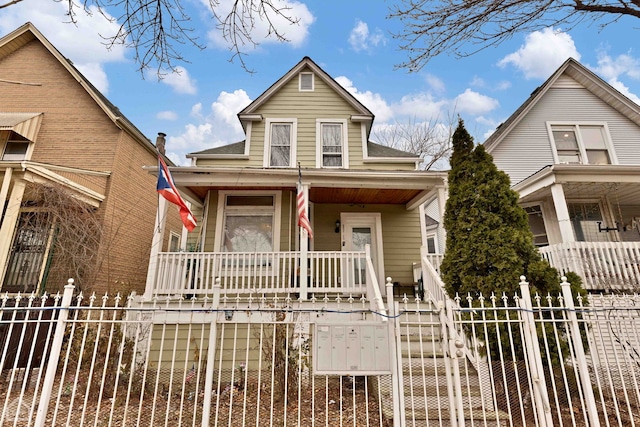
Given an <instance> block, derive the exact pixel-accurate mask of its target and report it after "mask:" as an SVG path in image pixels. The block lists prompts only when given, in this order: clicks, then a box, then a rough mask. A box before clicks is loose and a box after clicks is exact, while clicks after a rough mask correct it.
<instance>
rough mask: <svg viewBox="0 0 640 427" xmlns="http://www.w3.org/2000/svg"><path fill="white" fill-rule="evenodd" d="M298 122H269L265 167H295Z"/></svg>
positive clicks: (267, 125)
mask: <svg viewBox="0 0 640 427" xmlns="http://www.w3.org/2000/svg"><path fill="white" fill-rule="evenodd" d="M295 138H296V120H295V119H286V120H278V121H275V120H269V119H268V120H267V123H266V132H265V160H266V161H265V166H266V167H276V168H288V167H293V166H292V165H294V164H295Z"/></svg>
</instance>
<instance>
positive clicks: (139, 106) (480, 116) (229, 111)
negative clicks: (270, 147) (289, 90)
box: [0, 0, 640, 165]
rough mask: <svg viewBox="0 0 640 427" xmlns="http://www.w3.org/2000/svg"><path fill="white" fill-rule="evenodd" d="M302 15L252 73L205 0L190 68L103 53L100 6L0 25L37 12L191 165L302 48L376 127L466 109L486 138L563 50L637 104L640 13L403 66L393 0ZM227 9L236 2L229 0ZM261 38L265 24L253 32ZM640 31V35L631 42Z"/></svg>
mask: <svg viewBox="0 0 640 427" xmlns="http://www.w3.org/2000/svg"><path fill="white" fill-rule="evenodd" d="M277 1H280V2H282V3H284V2H286V3H287V4H288V5H289V6H291V7H292V13H293V14H294V15H295V16H297V17H299V18H300V22H299V24H298V25H296V26H292V27H282V28H283V29H284V32H285V33H286V35H287V37H288V38H289V39H290V40H291V42H290V43H286V44H280V43H278V42H276V41H275V40H270V39H264V41H262V43H261V44H260V45H259V46H258V47H257V48H256V49H253V50H251V51H249V52H248V53H249V56H248V57H247V59H246V61H247V64H248V66H249V67H250V68H252V69H253V70H254V71H255V73H254V74H249V73H247V72H246V71H244V70H243V69H242V68H241V67H240V65H239V64H238V63H230V62H229V58H230V53H229V51H228V47H227V46H226V45H225V43H224V41H223V40H221V36H220V33H219V32H217V30H216V29H215V27H214V25H213V21H212V19H211V16H210V13H207V9H206V7H205V5H206V4H208V0H184V1H183V4H184V5H185V7H186V8H187V10H188V11H189V12H190V13H191V14H192V18H193V22H192V24H193V27H194V28H195V30H196V33H195V35H196V36H198V37H199V38H200V42H201V43H203V44H206V45H207V48H206V49H205V50H203V51H200V50H198V49H195V48H192V47H189V46H185V47H184V49H183V50H182V53H183V54H184V56H185V57H186V58H187V59H188V60H189V61H190V62H189V63H184V64H180V66H181V71H182V73H180V74H170V75H167V76H166V77H165V78H164V79H163V80H160V81H159V80H158V79H157V77H156V75H155V74H154V72H153V70H152V71H151V72H149V73H147V74H146V75H145V78H144V79H143V78H142V76H141V74H140V73H139V72H138V71H137V65H136V64H135V63H134V62H133V59H132V58H133V52H131V51H130V50H127V49H126V48H124V47H122V46H116V47H115V48H113V49H112V50H110V51H107V50H106V48H105V47H104V45H103V40H102V39H101V38H100V35H99V34H112V33H113V32H114V31H115V25H116V24H115V23H110V22H108V21H107V20H105V19H104V18H103V17H102V16H101V15H100V14H98V13H94V14H93V15H92V16H87V15H85V14H83V13H79V15H78V24H77V25H72V24H68V23H65V22H66V21H67V20H68V19H67V17H65V16H64V12H65V7H64V6H65V3H66V2H55V1H53V0H37V4H38V8H37V10H36V9H34V7H33V6H34V4H35V3H36V0H24V1H23V2H22V3H18V4H16V5H14V6H11V7H9V8H6V9H3V11H2V14H0V33H1V34H2V35H4V34H7V33H8V32H10V31H12V30H14V29H15V28H17V27H18V26H20V25H22V24H23V23H25V22H27V21H30V22H32V23H33V24H34V25H35V26H36V27H37V28H38V29H39V30H40V31H41V32H42V33H43V34H44V35H45V37H47V38H48V39H49V40H50V41H51V42H52V43H53V44H54V45H55V46H56V47H57V48H58V49H59V50H60V51H61V52H62V54H63V55H65V56H67V57H68V58H69V59H71V60H72V61H73V63H74V64H75V65H76V67H78V68H79V69H80V71H81V72H82V73H83V74H84V75H85V76H86V77H87V78H88V79H89V80H90V81H91V82H92V83H93V84H94V85H95V86H96V87H98V88H99V89H100V90H101V91H102V92H103V93H104V94H105V95H106V96H107V97H108V98H109V100H111V102H113V103H114V104H115V105H117V106H118V107H119V108H120V110H121V111H122V112H123V114H125V115H126V116H127V118H129V120H131V121H132V122H133V123H134V124H135V125H136V126H137V127H138V128H139V129H140V130H141V131H142V132H143V133H144V134H145V135H147V137H148V138H150V139H151V140H152V141H155V136H156V135H157V133H158V132H164V133H166V134H167V154H168V155H169V157H170V158H171V159H172V160H173V161H174V162H176V163H177V164H185V165H186V164H188V162H187V159H186V158H185V154H187V153H189V152H194V151H199V150H202V149H206V148H211V147H214V146H219V145H223V144H227V143H231V142H235V141H239V140H241V139H243V134H242V130H241V127H240V124H239V122H238V120H237V117H236V114H237V112H238V111H240V110H241V109H242V108H244V107H245V106H246V105H247V104H248V103H249V102H251V100H253V99H255V98H256V97H258V96H259V95H260V94H261V93H262V92H263V91H264V90H266V89H267V88H268V87H269V86H270V85H271V84H272V83H273V82H275V81H276V80H277V79H278V78H280V77H281V76H282V75H283V74H284V73H286V72H287V71H288V70H289V69H290V68H291V67H293V66H294V65H295V64H296V63H297V62H298V61H300V59H302V58H303V57H304V56H309V57H311V58H312V59H313V60H314V61H315V62H316V63H318V64H319V65H320V66H321V67H323V69H324V70H325V71H327V72H328V73H329V74H330V75H331V76H333V77H334V78H335V79H336V80H337V81H338V82H339V83H340V84H342V85H343V86H344V87H345V88H347V89H348V90H349V91H351V92H352V93H353V94H354V95H355V96H356V97H357V98H358V99H359V100H360V101H361V102H363V103H364V104H365V105H366V106H367V107H368V108H369V109H370V110H371V111H372V112H373V113H374V114H375V115H376V120H375V123H374V124H375V125H387V126H393V125H394V124H396V123H406V122H407V121H408V120H413V121H418V122H419V121H422V120H432V121H433V120H435V119H438V118H439V119H442V120H444V119H446V117H447V116H449V115H451V114H452V113H455V114H459V115H460V116H461V117H462V118H463V119H464V120H465V125H466V127H467V129H468V130H469V132H470V133H471V134H472V135H474V137H475V139H476V141H477V142H482V141H483V140H484V139H485V138H486V137H487V136H488V135H490V133H491V132H492V131H493V130H494V129H495V127H496V126H497V125H498V124H500V123H501V122H502V121H504V120H505V119H506V118H507V117H508V116H509V115H510V114H511V113H512V112H513V111H514V110H515V109H516V108H517V107H518V106H519V105H520V104H522V102H524V101H525V100H526V99H527V97H528V96H529V94H530V93H531V92H532V91H533V90H534V89H535V88H536V87H538V86H539V85H540V84H541V83H542V82H543V81H544V80H545V79H546V78H547V77H549V75H550V74H551V73H552V72H553V71H554V70H555V69H556V68H557V67H558V66H559V65H560V64H561V63H562V62H564V60H565V59H566V58H567V57H569V56H572V57H574V58H576V59H578V60H579V61H580V62H581V63H583V64H584V65H586V66H587V67H589V68H590V69H591V70H593V71H594V72H595V73H596V74H598V75H599V76H600V77H602V78H603V79H604V80H606V81H607V82H609V83H610V84H612V85H613V86H614V87H615V88H616V89H618V90H620V91H621V92H622V93H624V94H625V95H627V96H629V97H630V98H631V99H632V100H634V101H635V102H638V103H640V51H638V49H639V45H638V43H637V40H638V39H639V37H638V35H639V34H640V32H639V26H640V20H638V19H632V18H622V19H620V21H619V22H617V23H615V24H612V25H610V26H608V27H605V28H604V29H603V30H600V29H599V27H598V26H597V25H595V24H592V25H587V24H584V25H583V26H580V27H578V28H575V29H573V30H571V31H569V32H563V30H562V28H547V29H544V30H542V31H539V32H535V33H529V34H521V35H516V36H515V37H513V38H512V39H510V40H508V41H507V42H505V43H503V44H501V45H500V46H498V47H496V48H489V49H486V50H484V51H481V52H480V53H478V54H475V55H473V56H470V57H468V58H462V59H458V58H455V57H453V56H450V55H441V56H439V57H437V58H435V59H433V60H432V61H431V62H429V63H428V64H427V65H426V66H425V67H424V68H423V69H422V70H421V71H420V72H417V73H412V74H409V73H407V72H406V71H405V70H402V69H395V67H394V66H395V65H397V64H399V63H401V62H402V61H404V60H406V55H405V53H404V52H402V51H399V49H398V42H397V41H396V40H394V39H393V37H392V36H391V33H392V32H394V31H397V30H398V29H399V28H400V27H399V25H400V24H399V22H397V21H394V20H390V19H387V18H386V16H387V14H388V9H387V8H388V5H389V4H390V2H381V1H368V0H352V1H342V2H336V1H318V0H315V1H314V0H307V1H299V2H294V1H289V0H277ZM220 3H221V4H222V6H223V7H225V6H226V5H228V4H229V0H221V1H220ZM256 37H257V38H258V39H262V35H261V34H260V33H256ZM633 40H636V41H635V42H634V41H633Z"/></svg>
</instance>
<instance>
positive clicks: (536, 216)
mask: <svg viewBox="0 0 640 427" xmlns="http://www.w3.org/2000/svg"><path fill="white" fill-rule="evenodd" d="M524 210H525V212H527V216H528V217H529V228H530V229H531V232H532V233H533V243H534V244H535V245H536V246H537V247H541V246H548V245H549V238H548V237H547V228H546V227H545V225H544V217H543V216H542V206H540V205H531V206H525V207H524Z"/></svg>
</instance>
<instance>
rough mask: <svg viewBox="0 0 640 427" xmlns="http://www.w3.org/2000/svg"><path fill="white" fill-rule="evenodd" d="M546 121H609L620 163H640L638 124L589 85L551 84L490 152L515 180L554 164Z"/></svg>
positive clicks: (520, 179)
mask: <svg viewBox="0 0 640 427" xmlns="http://www.w3.org/2000/svg"><path fill="white" fill-rule="evenodd" d="M547 121H562V122H589V121H592V122H606V123H607V125H608V127H609V132H610V134H611V139H612V141H613V145H614V149H615V152H616V155H617V157H618V162H619V164H626V165H631V164H640V149H638V147H639V145H638V141H639V140H640V128H639V127H638V126H637V125H635V124H634V123H632V122H631V121H630V120H629V119H627V118H626V117H624V116H622V115H621V114H620V113H619V112H618V111H616V110H615V109H613V108H612V107H610V106H609V105H608V104H606V103H605V102H604V101H602V100H601V99H600V98H598V97H597V96H595V95H594V94H593V93H591V92H589V91H588V90H587V89H579V88H551V89H549V91H548V92H547V93H546V94H545V96H544V97H543V98H542V99H540V101H539V102H538V103H537V104H536V105H535V106H534V107H533V108H532V109H531V111H530V112H529V113H528V114H527V115H526V117H524V119H523V120H522V121H521V122H520V123H518V125H517V126H516V127H515V128H514V129H513V131H512V132H511V133H510V134H509V135H508V136H507V137H506V138H505V139H504V140H503V141H502V142H501V143H500V144H499V145H498V146H497V147H496V148H495V149H494V150H493V152H492V153H491V154H492V155H493V158H494V161H495V163H496V165H497V166H498V168H500V169H502V170H504V171H505V172H507V174H509V176H510V177H511V183H512V184H516V183H518V182H520V181H522V180H523V179H524V178H526V177H528V176H530V175H532V174H533V173H535V172H537V171H538V170H540V169H542V168H543V167H544V166H546V165H551V164H553V153H552V148H551V144H550V141H549V135H548V133H547V128H546V122H547Z"/></svg>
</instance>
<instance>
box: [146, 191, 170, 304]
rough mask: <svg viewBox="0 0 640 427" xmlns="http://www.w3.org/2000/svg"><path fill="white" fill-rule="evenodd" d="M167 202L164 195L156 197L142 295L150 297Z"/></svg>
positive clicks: (162, 236) (155, 277)
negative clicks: (154, 219) (154, 215)
mask: <svg viewBox="0 0 640 427" xmlns="http://www.w3.org/2000/svg"><path fill="white" fill-rule="evenodd" d="M168 208H169V202H167V201H166V200H165V198H164V197H158V212H157V214H156V222H155V225H154V227H153V239H152V240H151V252H150V254H149V268H148V269H147V284H146V286H145V289H144V297H145V298H146V299H149V298H151V296H152V295H153V288H154V287H155V285H156V279H157V273H158V254H159V253H160V252H162V242H163V238H164V230H165V228H166V223H167V211H168Z"/></svg>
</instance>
